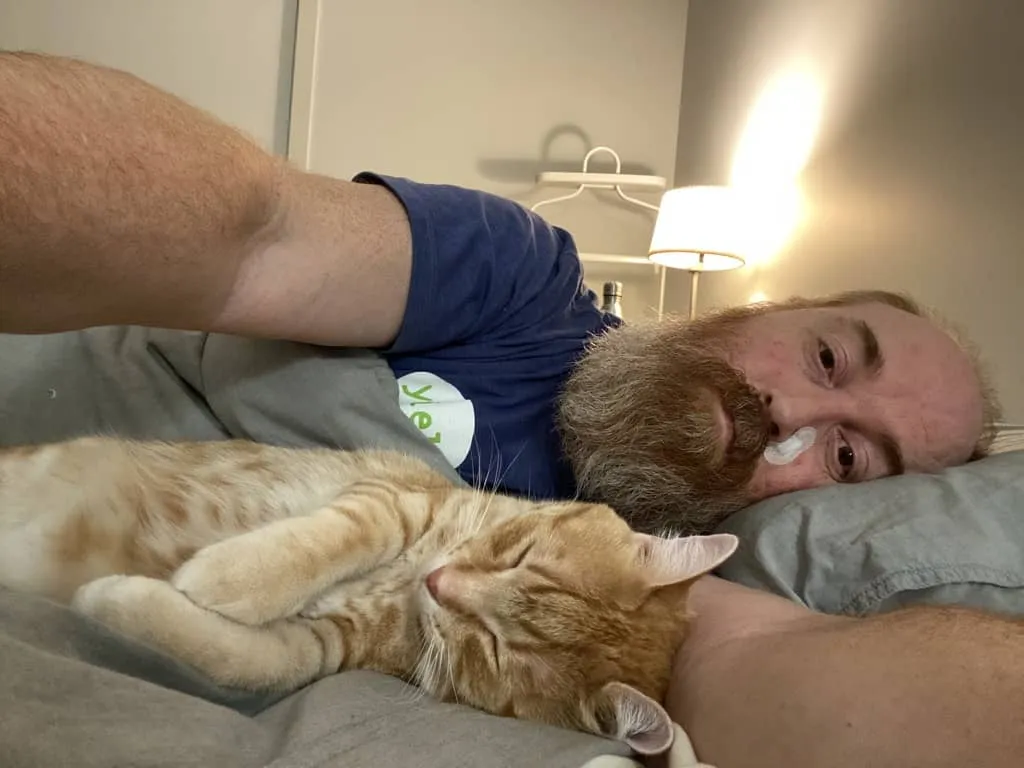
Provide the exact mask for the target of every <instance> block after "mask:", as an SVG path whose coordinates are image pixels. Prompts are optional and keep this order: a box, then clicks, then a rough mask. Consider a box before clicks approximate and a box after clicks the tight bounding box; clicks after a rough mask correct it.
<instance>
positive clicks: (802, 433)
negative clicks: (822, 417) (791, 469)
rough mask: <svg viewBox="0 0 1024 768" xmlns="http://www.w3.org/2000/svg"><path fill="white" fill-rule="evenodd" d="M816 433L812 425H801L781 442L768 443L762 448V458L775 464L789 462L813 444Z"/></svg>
mask: <svg viewBox="0 0 1024 768" xmlns="http://www.w3.org/2000/svg"><path fill="white" fill-rule="evenodd" d="M817 435H818V433H817V432H816V431H815V429H814V427H801V428H800V429H798V430H797V431H796V432H794V433H793V434H792V435H790V436H789V437H788V438H786V439H785V440H783V441H782V442H781V443H769V444H768V447H767V448H765V449H764V460H765V461H767V462H768V463H769V464H774V465H776V466H780V465H782V464H791V463H793V462H794V461H796V459H797V456H799V455H800V454H801V453H803V452H804V451H806V450H807V449H808V448H810V447H811V446H812V445H814V438H815V437H817Z"/></svg>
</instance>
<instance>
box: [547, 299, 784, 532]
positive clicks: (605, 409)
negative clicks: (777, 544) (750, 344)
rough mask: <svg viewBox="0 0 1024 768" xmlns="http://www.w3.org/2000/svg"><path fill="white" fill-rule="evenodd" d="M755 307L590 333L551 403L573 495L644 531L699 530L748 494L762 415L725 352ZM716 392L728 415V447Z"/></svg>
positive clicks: (762, 435)
mask: <svg viewBox="0 0 1024 768" xmlns="http://www.w3.org/2000/svg"><path fill="white" fill-rule="evenodd" d="M757 313H758V312H757V310H756V309H755V308H753V307H744V308H737V309H733V310H730V311H728V312H726V313H724V314H721V315H717V316H711V317H708V318H704V319H701V320H697V321H694V322H689V323H687V322H685V321H679V320H672V321H667V322H664V323H659V324H656V325H655V324H652V325H635V326H624V327H622V328H619V329H615V330H611V331H608V332H607V333H605V334H603V335H602V336H600V337H598V338H596V339H594V340H593V341H592V342H591V344H590V346H589V348H588V350H587V352H586V354H585V355H584V356H583V358H582V359H581V360H580V361H579V363H578V364H577V365H576V368H575V370H574V371H573V373H572V375H571V376H570V377H569V380H568V382H567V383H566V387H565V390H564V392H563V394H562V397H561V400H560V402H559V414H558V416H559V429H560V432H561V435H562V441H563V446H564V448H565V451H566V456H567V458H568V460H569V462H570V464H571V466H572V469H573V472H574V473H575V476H576V481H577V484H578V487H579V492H580V495H581V496H583V497H585V498H588V499H592V500H594V501H600V502H603V503H605V504H609V505H610V506H612V507H614V508H615V510H616V511H617V512H618V513H619V514H620V515H622V516H623V517H624V518H625V519H626V520H627V521H628V522H629V523H630V525H632V526H633V527H634V528H635V529H637V530H640V531H644V532H649V533H657V532H663V531H666V530H668V531H674V532H680V533H687V534H696V533H707V532H710V531H712V530H714V528H715V527H716V526H717V525H718V524H719V523H720V522H721V521H722V520H724V519H725V518H726V517H728V516H729V515H730V514H732V513H733V512H735V511H737V510H739V509H741V508H742V507H744V506H745V505H746V504H747V503H748V502H749V490H748V486H749V484H750V481H751V478H752V477H753V474H754V470H755V469H756V468H757V465H758V461H759V459H760V457H761V455H762V453H763V452H764V449H765V446H766V445H767V442H768V429H769V420H768V415H767V411H766V409H765V408H764V406H763V405H762V403H761V399H760V397H759V396H758V393H757V392H756V390H754V389H753V388H752V387H751V386H750V385H749V384H748V383H747V381H746V379H745V377H744V376H743V374H742V373H741V372H739V371H738V370H736V369H735V368H733V367H732V366H731V365H729V364H728V363H727V362H726V361H725V357H724V354H725V352H726V351H727V350H728V349H729V348H730V347H731V346H733V344H734V342H735V339H736V336H737V330H738V329H739V327H740V326H741V325H742V324H743V322H744V321H745V320H746V319H748V318H749V317H751V316H752V315H754V314H757ZM718 403H720V404H721V407H722V408H724V411H725V414H726V416H727V417H728V418H729V419H731V420H732V422H733V430H734V432H733V434H734V437H733V440H732V442H731V444H730V445H729V446H728V448H727V449H726V450H723V444H722V435H721V427H720V424H719V419H718V417H717V408H718Z"/></svg>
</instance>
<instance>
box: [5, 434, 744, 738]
mask: <svg viewBox="0 0 1024 768" xmlns="http://www.w3.org/2000/svg"><path fill="white" fill-rule="evenodd" d="M735 546H736V539H735V538H734V537H732V536H728V535H721V536H708V537H692V538H657V537H652V536H648V535H644V534H639V533H635V532H633V531H631V530H630V529H629V527H628V526H627V525H626V523H624V522H623V521H622V520H621V519H620V518H619V517H618V516H617V515H616V514H615V513H614V512H613V511H612V510H611V509H610V508H608V507H605V506H600V505H594V504H586V503H581V502H573V503H535V502H530V501H525V500H520V499H513V498H510V497H505V496H501V495H496V494H489V493H484V492H480V491H475V490H471V489H465V488H459V487H457V486H454V485H453V484H451V483H449V482H448V481H447V480H446V479H444V478H443V477H441V476H439V475H438V474H436V473H435V472H433V471H432V470H430V469H429V468H428V467H427V466H426V465H424V464H422V463H420V462H419V461H416V460H414V459H411V458H409V457H406V456H402V455H400V454H396V453H388V452H377V451H357V452H343V451H331V450H317V449H312V450H297V449H286V448H275V447H269V446H263V445H257V444H253V443H246V442H237V441H232V442H221V443H175V444H165V443H138V442H129V441H124V440H116V439H109V438H82V439H78V440H73V441H69V442H66V443H60V444H54V445H46V446H39V447H28V448H18V449H12V450H7V451H2V452H0V585H4V586H7V587H10V588H12V589H18V590H23V591H31V592H36V593H41V594H45V595H48V596H50V597H52V598H55V599H58V600H62V601H67V602H70V603H71V605H72V606H73V608H75V609H77V610H79V611H82V612H84V613H86V614H88V615H90V616H93V617H95V618H97V619H98V620H100V621H102V622H104V623H106V624H108V625H110V626H112V627H114V628H115V629H117V630H119V631H121V632H122V633H124V634H126V635H129V636H132V637H134V638H137V639H139V640H141V641H143V642H145V643H147V644H149V645H151V646H154V647H156V648H159V649H162V650H163V651H165V652H166V653H168V654H170V655H172V656H175V657H177V658H179V659H180V660H182V661H184V662H186V663H188V664H190V665H192V666H194V667H195V668H197V669H198V670H200V671H201V672H203V673H205V674H206V675H208V676H209V677H211V678H213V679H214V680H216V681H217V682H219V683H220V684H222V685H225V686H233V687H239V688H244V689H250V690H277V691H290V690H293V689H296V688H298V687H300V686H302V685H304V684H306V683H309V682H311V681H313V680H316V679H318V678H321V677H323V676H325V675H329V674H333V673H335V672H338V671H340V670H344V669H353V668H362V669H372V670H377V671H379V672H383V673H386V674H390V675H395V676H398V677H402V678H404V679H406V680H408V681H410V682H413V683H415V684H417V685H419V686H421V687H422V688H424V689H425V690H427V691H428V692H429V693H431V694H433V695H434V696H436V697H438V698H440V699H442V700H450V701H459V702H462V703H465V704H470V705H473V706H476V707H479V708H481V709H483V710H486V711H488V712H492V713H495V714H499V715H510V716H515V717H521V718H525V719H530V720H535V721H540V722H545V723H550V724H555V725H560V726H564V727H570V728H576V729H580V730H584V731H588V732H592V733H597V734H601V735H605V736H609V737H613V738H619V739H622V740H624V741H626V742H627V743H628V744H630V745H631V746H632V747H633V748H634V749H635V750H636V751H638V752H641V753H647V754H652V753H657V752H661V751H664V750H665V749H667V748H668V747H669V746H670V745H671V741H672V733H673V729H672V726H671V722H670V721H669V718H668V715H667V714H666V713H665V711H664V710H663V709H662V707H661V706H660V705H659V704H658V702H659V701H660V700H661V698H662V696H663V695H664V693H665V690H666V687H667V685H668V681H669V675H670V671H671V666H672V659H673V656H674V653H675V651H676V649H677V648H678V646H679V645H680V643H681V642H682V641H683V640H684V638H685V635H686V627H687V621H686V619H687V615H686V608H685V602H686V593H687V590H688V587H689V584H690V583H691V582H692V580H693V579H695V578H696V577H697V576H699V575H701V574H702V573H705V572H707V571H709V570H711V569H712V568H714V567H715V566H716V565H717V564H718V563H720V562H721V561H723V560H725V559H726V558H727V557H728V556H729V555H730V554H731V553H732V551H733V550H734V548H735Z"/></svg>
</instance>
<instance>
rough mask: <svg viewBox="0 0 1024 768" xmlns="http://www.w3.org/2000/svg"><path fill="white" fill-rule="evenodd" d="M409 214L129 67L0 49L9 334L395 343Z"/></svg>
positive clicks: (1, 220) (2, 244)
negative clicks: (144, 333)
mask: <svg viewBox="0 0 1024 768" xmlns="http://www.w3.org/2000/svg"><path fill="white" fill-rule="evenodd" d="M411 251H412V246H411V238H410V233H409V223H408V220H407V218H406V216H405V211H404V209H403V208H402V206H401V204H400V203H399V202H398V201H397V200H396V199H395V198H394V197H393V196H392V195H391V194H390V193H389V192H388V191H387V190H385V189H382V188H379V187H375V186H371V185H363V184H352V183H349V182H343V181H337V180H334V179H329V178H325V177H321V176H315V175H312V174H307V173H302V172H300V171H297V170H296V169H293V168H289V167H288V166H287V165H286V164H285V163H284V162H283V161H282V160H281V159H280V158H276V157H274V156H272V155H269V154H268V153H266V152H264V151H263V150H261V149H260V148H259V147H258V146H256V144H254V143H253V142H252V141H250V140H249V139H248V138H246V137H245V136H243V135H242V134H241V133H239V132H238V131H236V130H234V129H232V128H229V127H227V126H225V125H223V124H221V123H219V122H218V121H216V120H215V119H213V118H211V117H210V116H209V115H207V114H205V113H204V112H201V111H200V110H198V109H195V108H193V107H191V106H189V105H188V104H186V103H184V102H183V101H181V100H180V99H177V98H175V97H173V96H171V95H169V94H167V93H164V92H163V91H160V90H158V89H156V88H153V87H152V86H149V85H147V84H146V83H144V82H142V81H141V80H138V79H137V78H135V77H132V76H130V75H128V74H125V73H123V72H119V71H116V70H111V69H106V68H103V67H97V66H91V65H88V64H85V63H82V62H78V61H72V60H68V59H61V58H54V57H47V56H40V55H34V54H10V53H8V54H4V53H0V332H13V333H44V332H52V331H62V330H70V329H77V328H84V327H89V326H96V325H116V324H137V325H149V326H158V327H166V328H181V329H194V330H206V331H221V332H226V333H235V334H240V335H248V336H258V337H272V338H286V339H293V340H299V341H310V342H314V343H323V344H332V345H338V346H360V347H375V346H384V345H386V344H388V343H389V342H390V341H391V340H392V339H393V338H394V336H395V334H396V333H397V331H398V328H399V327H400V324H401V320H402V317H403V314H404V311H405V301H406V295H407V291H408V287H409V277H410V270H411Z"/></svg>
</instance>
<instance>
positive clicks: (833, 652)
mask: <svg viewBox="0 0 1024 768" xmlns="http://www.w3.org/2000/svg"><path fill="white" fill-rule="evenodd" d="M789 609H790V606H786V607H785V608H781V610H782V611H783V612H784V613H786V616H785V618H784V620H782V621H780V622H779V624H778V626H777V627H775V628H773V629H770V630H768V631H763V632H753V633H750V634H747V635H746V636H743V635H744V633H743V632H738V633H737V635H738V637H737V638H736V639H735V640H732V641H730V640H724V641H722V642H718V641H716V642H713V643H712V642H704V640H710V639H711V638H708V637H705V638H703V639H702V638H701V637H700V635H699V633H698V636H697V637H696V640H697V646H696V647H695V648H694V649H693V653H692V654H690V655H687V656H685V657H684V658H685V660H684V661H683V662H682V663H681V664H680V666H679V668H678V670H677V673H678V678H677V680H676V681H675V683H674V688H673V691H672V692H671V694H670V699H669V707H670V711H671V712H672V714H673V716H674V717H675V718H676V719H677V720H679V722H680V723H681V724H682V725H683V727H684V728H685V729H686V730H687V732H688V733H689V735H690V736H691V738H692V739H693V741H694V743H695V747H696V749H697V753H698V755H699V756H700V757H701V759H702V760H704V761H706V762H709V763H712V764H714V765H716V766H719V768H745V767H747V766H750V768H755V767H756V768H764V766H786V768H805V767H806V768H810V767H811V766H828V768H846V766H850V768H853V767H854V766H856V767H857V768H860V767H861V766H865V765H871V766H873V767H877V768H882V767H884V766H893V768H897V767H898V768H907V767H908V766H915V767H916V766H950V767H951V768H952V766H963V765H984V766H986V767H987V768H999V767H1001V766H1017V765H1020V761H1021V755H1024V624H1022V623H1020V622H1014V621H1010V620H1003V619H999V618H995V617H992V616H988V615H983V614H981V613H977V612H974V611H967V610H961V609H938V608H935V609H931V608H922V609H913V610H907V611H901V612H899V613H893V614H890V615H885V616H878V617H873V618H870V619H847V618H837V617H827V616H821V615H818V614H811V613H809V612H807V613H805V614H804V615H803V616H801V615H798V614H796V612H792V613H790V612H789ZM699 621H700V620H699V619H698V623H699Z"/></svg>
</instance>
